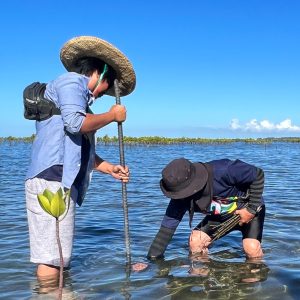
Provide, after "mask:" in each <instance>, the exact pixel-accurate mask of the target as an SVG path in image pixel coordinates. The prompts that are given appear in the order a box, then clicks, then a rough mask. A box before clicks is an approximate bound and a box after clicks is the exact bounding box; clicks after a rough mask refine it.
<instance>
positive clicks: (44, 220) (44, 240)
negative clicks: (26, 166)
mask: <svg viewBox="0 0 300 300" xmlns="http://www.w3.org/2000/svg"><path fill="white" fill-rule="evenodd" d="M60 187H61V183H60V182H56V181H47V180H44V179H40V178H33V179H28V180H26V182H25V193H26V208H27V219H28V226H29V241H30V261H31V262H33V263H38V264H46V265H53V266H59V265H60V258H59V250H58V246H57V240H56V219H55V218H54V217H52V216H50V215H49V214H47V213H46V212H45V211H44V210H43V209H42V208H41V206H40V204H39V202H38V199H37V195H38V194H41V193H43V191H44V190H45V189H46V188H47V189H49V190H50V191H52V192H56V191H57V190H58V189H59V188H60ZM76 197H77V195H76V190H75V189H72V192H71V199H70V202H69V203H70V207H69V210H68V213H67V215H66V216H65V218H64V219H63V220H62V221H61V222H59V236H60V241H61V244H62V250H63V258H64V265H65V267H66V266H68V265H69V263H70V259H71V254H72V248H73V238H74V225H75V207H76Z"/></svg>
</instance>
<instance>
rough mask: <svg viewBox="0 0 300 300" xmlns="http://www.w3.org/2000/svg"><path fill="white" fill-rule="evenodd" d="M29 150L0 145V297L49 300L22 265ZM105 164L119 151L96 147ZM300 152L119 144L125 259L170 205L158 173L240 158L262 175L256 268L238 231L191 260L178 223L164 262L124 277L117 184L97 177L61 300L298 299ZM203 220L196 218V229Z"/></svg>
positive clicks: (142, 251) (139, 255) (141, 250)
mask: <svg viewBox="0 0 300 300" xmlns="http://www.w3.org/2000/svg"><path fill="white" fill-rule="evenodd" d="M30 148H31V145H30V144H25V143H11V144H10V143H2V144H0V154H1V160H0V179H1V180H0V204H1V208H2V209H1V210H0V220H1V221H0V249H1V251H0V298H1V299H54V296H53V293H51V292H50V293H48V294H45V290H43V289H42V288H41V287H40V286H39V285H38V283H37V281H36V278H35V275H34V270H35V266H34V265H33V264H31V263H30V262H29V242H28V230H27V220H26V210H25V201H24V176H25V173H26V169H27V166H28V163H29V156H30ZM97 152H98V153H100V154H101V156H102V157H103V158H104V159H107V160H109V161H112V162H115V163H117V162H118V160H119V154H118V147H117V146H104V145H98V146H97ZM299 154H300V145H299V144H292V143H283V144H280V143H278V144H272V145H266V146H265V145H248V144H243V143H240V144H232V145H171V146H165V145H164V146H126V147H125V158H126V163H127V164H128V165H129V166H130V170H131V182H130V183H129V184H128V185H127V193H128V195H127V198H128V203H129V225H130V241H131V255H132V261H134V262H136V261H140V262H147V259H146V258H145V255H146V253H147V251H148V247H149V245H150V243H151V241H152V239H153V238H154V236H155V234H156V232H157V230H158V228H159V226H160V222H161V220H162V217H163V215H164V212H165V209H166V206H167V204H168V200H167V199H166V198H164V197H163V196H162V194H161V192H160V189H159V184H158V181H159V178H160V172H161V169H162V168H163V166H164V165H165V164H167V163H168V162H169V161H170V160H172V159H174V158H178V157H183V156H184V157H186V158H188V159H191V160H193V161H208V160H212V159H217V158H225V157H226V158H231V159H235V158H239V159H242V160H245V161H247V162H249V163H253V164H256V165H257V166H260V167H262V168H263V169H264V171H265V176H266V184H265V191H264V198H265V202H266V205H267V214H266V220H265V227H264V236H263V249H264V252H265V257H264V260H263V262H256V263H250V262H246V261H245V257H244V255H243V252H242V251H241V247H240V244H241V239H240V236H239V233H233V234H231V235H229V236H227V237H225V238H223V239H221V240H219V241H217V242H215V244H214V246H213V247H212V248H211V249H210V255H209V258H208V259H207V260H195V261H193V262H192V261H191V260H190V259H189V257H188V244H187V240H188V235H189V232H190V229H189V227H188V218H187V216H185V218H184V220H183V221H182V222H181V224H180V226H179V228H178V229H177V231H176V234H175V236H174V238H173V240H172V242H171V244H170V245H169V247H168V249H167V252H166V255H165V259H164V260H161V261H158V262H155V263H154V262H153V263H150V265H149V267H148V268H147V269H146V270H145V271H143V272H139V273H137V272H131V274H130V277H129V278H128V277H127V276H126V272H125V262H126V259H125V243H124V231H123V226H124V225H123V210H122V195H121V185H120V183H118V182H115V181H114V180H113V179H111V178H109V176H107V175H102V174H94V176H93V180H92V184H91V186H90V189H89V192H88V194H87V197H86V200H85V202H84V204H83V206H82V207H81V208H78V209H77V213H76V235H75V241H74V250H73V260H72V264H71V268H70V270H69V271H67V272H65V287H64V298H63V299H299V296H298V294H299V292H300V234H299V233H300V226H299V225H300V213H299V192H300V186H299V182H300V172H299V167H300V160H299ZM200 218H201V216H199V215H196V216H195V217H194V224H196V223H197V222H198V221H199V220H200Z"/></svg>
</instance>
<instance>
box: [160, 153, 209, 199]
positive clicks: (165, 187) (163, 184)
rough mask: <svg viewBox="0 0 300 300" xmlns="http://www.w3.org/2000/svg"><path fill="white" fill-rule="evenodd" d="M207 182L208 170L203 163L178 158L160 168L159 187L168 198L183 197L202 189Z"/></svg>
mask: <svg viewBox="0 0 300 300" xmlns="http://www.w3.org/2000/svg"><path fill="white" fill-rule="evenodd" d="M207 182H208V170H207V168H206V167H205V165H204V164H202V163H192V162H190V161H189V160H187V159H185V158H179V159H174V160H172V161H171V162H170V163H169V164H168V165H167V166H166V167H165V168H164V169H163V170H162V179H161V180H160V188H161V190H162V192H163V194H164V195H165V196H166V197H168V198H172V199H183V198H187V197H190V196H192V195H194V194H196V193H198V192H199V191H201V190H202V189H204V187H205V185H206V184H207Z"/></svg>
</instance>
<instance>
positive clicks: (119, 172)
mask: <svg viewBox="0 0 300 300" xmlns="http://www.w3.org/2000/svg"><path fill="white" fill-rule="evenodd" d="M94 169H95V170H96V171H99V172H101V173H105V174H110V175H111V176H112V177H114V178H115V179H119V180H121V181H123V182H128V181H129V169H128V167H127V166H125V168H124V167H122V166H121V165H113V164H111V163H109V162H108V161H105V160H103V159H102V158H101V157H99V156H98V155H97V154H96V157H95V167H94Z"/></svg>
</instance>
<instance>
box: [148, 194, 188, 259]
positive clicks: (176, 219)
mask: <svg viewBox="0 0 300 300" xmlns="http://www.w3.org/2000/svg"><path fill="white" fill-rule="evenodd" d="M187 209H188V203H187V202H185V201H184V200H180V199H177V200H173V199H172V200H171V201H170V203H169V205H168V208H167V210H166V214H165V216H164V218H163V221H162V223H161V226H160V229H159V231H158V233H157V234H156V236H155V238H154V240H153V242H152V244H151V246H150V248H149V251H148V254H147V258H148V259H157V258H161V257H163V255H164V253H165V251H166V249H167V246H168V245H169V243H170V241H171V239H172V237H173V235H174V233H175V231H176V228H177V226H178V225H179V223H180V222H181V220H182V218H183V216H184V214H185V212H186V211H187Z"/></svg>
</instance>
